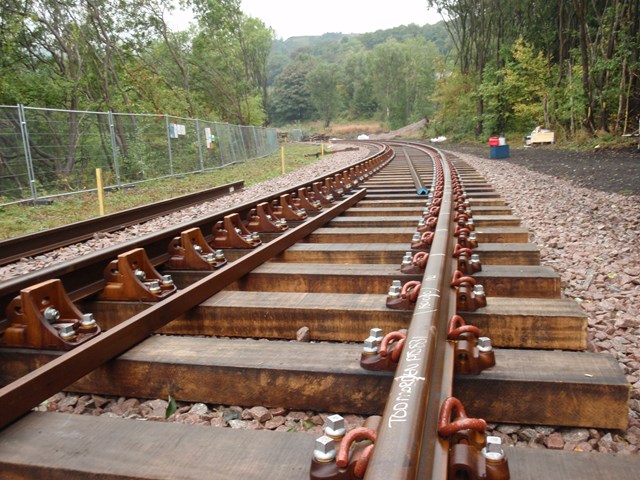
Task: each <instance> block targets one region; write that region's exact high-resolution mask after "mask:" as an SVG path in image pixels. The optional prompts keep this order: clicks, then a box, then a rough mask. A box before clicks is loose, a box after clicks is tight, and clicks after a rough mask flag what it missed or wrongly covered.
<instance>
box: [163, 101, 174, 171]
mask: <svg viewBox="0 0 640 480" xmlns="http://www.w3.org/2000/svg"><path fill="white" fill-rule="evenodd" d="M164 118H165V123H166V125H167V148H168V149H169V175H171V176H173V155H172V154H171V129H170V126H169V114H168V113H165V114H164Z"/></svg>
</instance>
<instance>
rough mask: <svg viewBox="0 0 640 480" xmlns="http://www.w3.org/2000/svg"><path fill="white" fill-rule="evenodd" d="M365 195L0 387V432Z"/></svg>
mask: <svg viewBox="0 0 640 480" xmlns="http://www.w3.org/2000/svg"><path fill="white" fill-rule="evenodd" d="M365 194H366V189H364V188H361V189H359V190H357V191H356V192H355V193H353V194H352V195H350V196H348V197H346V198H345V199H344V200H342V201H341V202H339V203H336V205H335V206H333V207H331V208H329V209H327V210H325V211H323V212H320V213H319V214H318V215H317V216H315V217H311V218H309V219H307V220H306V221H305V222H303V223H302V224H300V225H299V226H297V227H295V228H291V229H290V230H288V231H287V232H285V233H283V234H281V236H279V237H278V238H276V239H274V240H273V241H271V242H268V243H264V244H262V245H261V246H260V247H258V248H256V249H255V250H252V251H251V252H250V253H248V254H247V255H245V256H243V257H242V258H240V259H239V260H236V261H234V262H231V263H229V264H227V265H225V266H224V267H222V268H221V269H220V270H217V271H215V272H213V273H212V274H211V275H208V276H206V277H205V278H203V279H202V280H200V281H198V282H196V283H194V284H193V285H190V286H189V287H187V288H185V289H183V290H179V291H178V292H176V293H175V294H174V295H172V296H170V297H167V298H166V299H165V300H163V301H161V302H158V303H156V304H154V305H153V306H151V307H149V308H148V309H146V310H144V311H143V312H141V313H139V314H137V315H135V316H133V317H131V318H130V319H128V320H126V321H125V322H123V323H121V324H119V325H118V326H116V327H114V328H112V329H109V330H108V331H107V332H103V333H102V334H100V335H98V336H96V337H95V338H93V339H91V340H89V341H87V342H86V343H84V344H82V345H80V346H78V347H77V348H75V349H73V350H71V351H69V352H66V353H65V354H63V355H61V356H60V357H58V358H56V359H54V360H52V361H51V362H49V363H47V364H45V365H43V366H42V367H40V368H38V369H36V370H34V371H33V372H31V373H29V374H27V375H25V376H24V377H22V378H20V379H19V380H16V381H15V382H13V383H11V384H9V385H7V386H5V387H3V388H1V389H0V405H2V408H1V409H0V428H3V427H5V426H6V425H8V424H10V423H12V422H13V421H14V420H16V419H17V418H19V417H20V416H22V415H24V414H25V413H27V412H29V411H30V410H31V409H32V408H34V407H36V406H37V405H39V404H40V403H41V402H43V401H44V400H46V399H47V398H49V397H51V395H54V394H55V393H57V392H59V391H61V390H63V389H64V388H65V387H67V386H68V385H70V384H71V383H73V382H75V381H77V380H79V379H80V378H82V377H83V376H84V375H86V374H88V373H90V372H91V371H92V370H95V369H96V368H97V367H99V366H100V365H102V364H103V363H105V362H107V361H109V360H111V359H112V358H114V357H116V356H117V355H119V354H121V353H123V352H125V351H126V350H128V349H129V348H131V347H133V346H134V345H136V344H137V343H139V342H141V341H142V340H144V339H145V338H146V337H148V336H149V335H151V334H152V333H153V332H155V331H156V330H157V329H159V328H161V327H163V326H164V325H166V324H167V323H169V322H170V321H171V320H173V319H175V318H177V317H178V316H180V315H181V314H183V313H185V312H186V311H188V310H189V309H191V308H193V307H195V306H196V305H198V304H200V303H202V302H203V301H205V300H206V299H207V298H209V297H211V296H212V295H214V294H215V293H217V292H219V291H220V290H222V289H223V288H225V287H226V286H227V285H229V284H230V283H232V282H234V281H236V280H238V279H240V277H242V276H243V275H245V274H247V273H249V272H250V271H251V270H253V269H255V268H256V267H258V266H259V265H261V264H263V263H264V262H265V261H267V260H268V259H270V258H272V257H274V256H275V255H277V254H279V253H280V252H282V251H284V250H286V249H287V248H289V247H290V246H291V245H293V244H294V243H296V242H298V241H300V240H302V239H303V238H304V237H306V236H307V235H309V234H310V233H311V232H313V231H314V230H316V229H317V228H319V227H321V226H322V225H324V224H325V223H327V222H328V221H330V220H331V219H333V218H335V217H336V216H338V215H340V214H341V213H342V212H344V211H345V210H346V209H348V208H350V207H352V206H353V205H355V204H356V203H357V202H359V201H360V200H362V198H364V196H365Z"/></svg>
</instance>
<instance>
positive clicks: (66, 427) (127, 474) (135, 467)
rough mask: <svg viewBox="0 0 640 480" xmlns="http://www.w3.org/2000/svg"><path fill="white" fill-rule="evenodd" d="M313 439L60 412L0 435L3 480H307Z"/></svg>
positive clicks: (32, 417) (21, 422)
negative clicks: (98, 479) (231, 479)
mask: <svg viewBox="0 0 640 480" xmlns="http://www.w3.org/2000/svg"><path fill="white" fill-rule="evenodd" d="M314 442H315V436H313V435H309V434H307V433H286V432H272V431H269V430H258V431H249V430H233V429H230V428H214V427H203V426H201V425H184V424H179V423H164V422H141V421H136V420H125V419H119V418H107V417H87V416H83V415H70V414H63V413H31V414H29V415H28V416H26V417H25V418H23V419H21V420H19V421H18V422H16V423H15V424H13V425H11V426H10V427H8V428H6V429H5V430H3V431H2V432H0V469H1V471H2V477H3V478H11V479H34V478H40V479H44V478H46V479H47V480H76V479H82V480H85V479H87V478H100V479H101V480H122V479H124V478H128V479H162V480H175V479H178V478H179V479H181V480H202V479H204V478H206V479H209V480H228V479H230V478H242V479H245V480H252V479H253V480H282V479H284V478H286V479H300V480H307V479H308V478H309V468H310V464H311V460H310V459H311V456H312V453H313V448H314Z"/></svg>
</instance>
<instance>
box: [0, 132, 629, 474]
mask: <svg viewBox="0 0 640 480" xmlns="http://www.w3.org/2000/svg"><path fill="white" fill-rule="evenodd" d="M379 148H380V151H379V152H378V153H376V154H375V155H372V156H371V157H369V158H367V159H366V160H364V161H362V162H360V163H358V164H355V165H354V166H353V167H351V168H349V169H346V170H342V171H340V172H336V173H335V174H333V175H330V176H327V177H323V178H319V179H317V180H316V181H314V182H310V183H308V184H305V185H299V186H297V187H295V188H291V189H288V190H287V191H285V192H281V193H280V194H278V195H274V196H271V197H268V198H263V199H259V200H257V201H255V202H252V203H251V204H245V205H242V206H239V207H238V208H237V209H235V211H234V212H232V211H226V212H221V213H218V214H216V215H213V216H212V218H210V219H206V220H203V221H200V222H198V224H193V225H191V224H190V225H181V226H180V227H177V228H176V229H168V230H165V231H163V232H159V233H158V235H157V236H155V237H154V238H148V239H145V240H144V241H142V242H132V243H130V244H127V245H121V246H118V247H114V248H112V249H109V250H107V251H104V252H99V253H96V254H94V255H91V256H87V257H85V258H82V259H79V260H76V261H73V262H71V264H67V265H61V266H59V267H50V268H49V269H45V270H43V271H42V272H39V273H36V274H31V275H27V276H25V277H24V278H18V279H14V280H11V281H9V282H4V283H2V284H0V299H1V301H2V307H3V311H4V310H5V309H6V310H7V312H9V313H8V314H10V315H9V317H10V318H9V319H7V320H6V321H5V322H4V334H3V335H2V336H1V337H0V341H2V342H4V343H5V344H6V343H8V342H9V340H10V341H13V342H14V344H15V345H14V348H11V347H10V346H5V347H4V348H1V349H0V384H3V385H5V386H4V387H2V389H0V405H1V406H2V408H0V425H1V426H2V427H3V430H1V431H0V465H1V466H2V471H3V472H7V473H6V474H7V475H9V476H10V478H33V477H34V476H35V477H37V476H39V475H43V474H44V473H45V472H46V474H47V476H48V478H63V477H64V478H86V477H88V476H90V475H97V476H100V477H101V478H132V477H134V478H194V479H199V478H256V479H271V478H272V479H283V478H309V477H310V475H311V476H312V478H356V477H358V476H361V474H364V476H365V478H369V479H382V478H384V479H387V478H391V479H405V478H434V479H435V478H447V470H448V469H452V470H454V471H458V472H459V473H460V474H463V475H464V474H467V475H468V478H474V477H473V476H472V475H471V474H469V472H470V471H478V472H480V471H484V472H485V473H487V478H494V479H498V478H506V477H505V476H504V470H503V467H504V463H503V460H501V452H506V457H507V458H508V463H509V469H510V471H511V478H629V479H630V478H636V476H637V471H638V468H639V467H640V460H639V459H638V457H637V456H634V457H626V458H620V457H612V456H608V455H605V454H584V453H583V454H575V453H569V452H552V451H546V450H544V451H542V450H536V449H520V448H518V449H515V448H505V447H501V446H499V445H498V444H497V441H496V439H495V438H488V439H487V438H485V436H484V434H483V433H482V432H480V431H478V432H476V433H473V432H475V431H476V430H482V427H483V424H482V421H481V420H478V419H481V418H482V419H485V420H487V421H490V422H507V423H518V424H541V425H563V426H576V427H588V428H590V427H594V428H609V429H621V428H624V427H625V426H626V422H627V402H628V395H629V388H628V384H627V382H626V379H625V377H624V375H623V374H622V372H621V371H620V369H619V367H618V365H617V363H616V362H615V359H613V358H610V357H608V356H605V355H599V354H595V353H591V352H585V351H583V350H585V348H586V342H587V337H586V328H587V325H586V323H587V322H586V316H585V315H584V313H583V312H582V311H581V310H580V309H579V308H578V307H577V305H576V304H575V302H573V301H571V300H567V299H563V298H562V297H561V290H560V280H559V277H558V275H557V274H556V273H555V272H554V271H553V270H551V269H549V268H545V267H541V266H540V265H539V252H538V249H537V247H536V246H535V245H533V244H530V243H528V232H527V231H526V229H523V228H522V227H520V225H519V220H518V219H517V218H516V217H514V216H513V215H512V214H511V212H510V209H509V207H508V206H506V205H505V203H504V201H503V200H502V199H501V198H500V196H499V194H498V193H496V192H495V191H493V189H492V188H491V186H489V185H487V184H486V182H485V181H484V179H482V178H481V177H480V176H479V175H477V174H476V173H475V172H474V171H473V170H472V169H470V168H469V167H467V166H466V165H464V164H462V163H461V162H458V161H457V160H455V159H454V160H451V159H446V158H444V157H443V156H442V155H441V154H440V152H438V151H437V150H434V149H431V148H427V147H425V146H420V145H415V144H404V143H396V142H394V143H388V144H384V145H380V147H379ZM418 193H422V194H423V195H418ZM427 193H428V196H427ZM294 196H296V197H297V199H294V198H293V197H294ZM331 197H333V199H332V198H331ZM319 203H320V206H321V207H322V208H318V206H319V205H318V204H319ZM265 205H271V207H268V206H265ZM302 207H304V209H305V210H306V212H304V213H303V212H302V211H301V208H302ZM265 209H267V210H266V211H267V213H268V215H269V217H266V214H267V213H264V212H263V213H260V212H261V211H263V210H265ZM234 213H237V214H238V215H237V216H236V215H233V214H234ZM287 216H288V217H289V223H288V228H287V229H286V230H283V228H284V227H283V226H280V227H278V226H277V225H276V223H275V220H276V219H277V218H276V217H287ZM225 218H226V220H224V219H225ZM267 220H268V221H267ZM221 221H226V222H227V223H226V224H224V225H223V224H220V223H218V222H221ZM251 221H253V223H251ZM247 227H248V228H253V229H256V230H260V229H262V230H261V231H262V232H263V233H261V234H260V242H261V244H259V245H257V244H258V239H257V238H256V237H255V236H252V234H251V233H248V232H246V231H244V228H247ZM195 229H199V230H200V231H201V232H202V233H203V235H202V238H201V237H200V236H199V235H198V234H197V233H195ZM236 229H239V230H240V232H239V233H238V234H236ZM264 230H271V231H270V232H266V233H264ZM185 232H187V233H185ZM176 238H180V241H178V240H176ZM203 241H204V242H205V243H202V242H203ZM176 242H177V243H176ZM243 242H244V243H243ZM210 243H213V248H212V251H211V252H209V255H207V249H208V248H209V244H210ZM196 245H197V246H198V248H195V247H194V246H196ZM256 245H257V246H256ZM178 247H180V248H182V250H180V248H178ZM223 247H230V248H223ZM240 247H248V248H240ZM218 248H221V249H223V251H224V253H225V260H226V261H227V263H224V262H225V260H222V258H221V257H220V256H219V255H216V251H217V250H218ZM141 249H144V251H145V252H146V257H148V258H149V262H148V263H147V262H146V260H145V257H144V256H142V253H141V252H142V250H141ZM180 254H181V255H180ZM211 254H213V256H211ZM427 254H428V255H427ZM476 255H477V256H478V257H479V258H478V257H476ZM187 257H189V258H187ZM207 258H208V260H206V261H207V262H208V263H209V264H210V265H211V268H210V269H205V270H197V269H194V266H196V265H201V266H202V265H203V263H202V261H203V259H207ZM116 259H118V260H116ZM110 262H117V263H110ZM186 264H189V265H190V267H191V269H187V268H185V265H186ZM202 268H205V267H204V266H202ZM154 269H157V271H159V274H160V275H163V274H171V276H172V281H173V282H174V283H175V285H176V286H177V288H175V287H174V286H171V285H170V283H169V282H168V281H167V279H166V278H163V277H162V276H160V275H158V273H157V272H156V270H154ZM140 270H143V271H144V272H145V278H144V279H143V276H142V275H141V274H140ZM54 278H57V279H60V283H57V282H53V283H46V282H49V281H51V280H52V279H54ZM156 280H157V283H158V284H157V285H156V284H155V281H156ZM394 281H395V282H397V281H399V285H398V284H396V283H394ZM42 282H45V286H40V287H37V288H36V287H32V286H33V285H35V284H41V283H42ZM54 285H55V286H54ZM60 285H62V286H64V289H65V290H66V292H67V293H68V294H69V296H70V298H71V299H72V300H73V301H74V302H75V305H76V306H77V308H78V309H79V311H78V312H74V311H73V310H69V309H66V308H65V307H64V305H63V304H64V296H62V295H59V294H58V293H57V292H58V290H55V289H56V288H59V287H60ZM479 285H482V287H483V288H480V287H479ZM390 287H391V288H390ZM174 290H175V291H174ZM17 296H19V297H20V300H14V298H16V297H17ZM61 299H62V300H61ZM56 302H58V303H56ZM485 302H486V305H485ZM52 307H55V310H58V311H59V312H62V314H61V317H62V320H60V319H55V318H54V317H55V315H54V314H53V313H52V311H51V310H49V311H48V312H47V308H52ZM29 309H31V310H32V311H31V312H29ZM80 312H92V313H93V315H94V317H95V319H96V320H97V323H98V325H99V327H100V328H101V329H102V330H103V331H102V333H100V334H99V335H95V336H94V337H93V338H90V339H89V340H87V341H86V342H84V343H81V344H80V345H78V346H76V347H75V348H73V349H72V350H70V351H68V352H66V353H63V352H62V351H61V350H60V351H56V350H55V349H52V348H51V347H54V346H55V344H56V343H57V344H58V345H61V344H62V343H63V342H61V341H60V338H59V337H60V335H58V334H59V333H63V334H65V335H66V334H69V336H68V340H67V342H72V343H73V342H76V341H77V340H78V339H80V338H81V334H82V335H85V336H86V337H90V336H91V335H92V334H93V333H95V329H96V327H95V326H94V325H93V323H92V321H91V320H90V319H88V318H83V317H82V316H81V314H80ZM73 315H77V318H76V317H73ZM456 315H458V317H457V316H456ZM44 317H46V318H48V320H45V322H47V323H45V327H44V330H47V325H54V327H55V326H56V324H59V323H61V322H62V321H63V320H64V319H65V318H66V323H70V322H69V319H70V317H71V319H73V318H76V320H75V321H76V327H77V328H76V329H75V330H74V331H71V329H70V327H65V326H62V325H57V329H53V328H51V329H49V330H47V331H48V332H49V334H51V332H53V336H54V337H55V338H53V337H51V336H46V335H42V336H39V335H29V331H28V329H29V328H32V327H33V328H36V327H34V325H35V324H36V321H37V322H40V324H42V322H43V318H44ZM17 320H20V321H22V322H23V323H20V322H19V321H17ZM30 322H31V323H30ZM62 323H64V322H62ZM465 324H469V325H465ZM21 325H28V327H26V329H25V328H22V327H21ZM471 325H473V326H475V327H477V328H479V330H480V332H482V335H486V336H488V337H490V338H491V341H492V345H493V346H492V347H491V346H490V345H489V343H488V341H487V340H486V339H485V338H484V337H482V335H481V338H480V339H478V338H476V337H477V336H478V335H477V333H478V331H477V329H476V328H474V327H472V326H471ZM302 326H306V327H308V328H309V332H310V336H311V340H312V343H298V342H291V341H289V340H291V339H293V338H295V333H296V331H297V330H298V329H299V328H300V327H302ZM82 328H84V330H82ZM372 328H380V329H382V333H383V334H384V335H386V334H388V336H385V337H384V339H382V336H381V335H380V332H378V331H377V330H373V331H372V330H371V329H372ZM40 333H41V332H40ZM74 334H75V335H76V336H74ZM56 335H58V337H56ZM63 336H64V335H63ZM447 337H450V339H449V340H447ZM365 339H366V340H365ZM27 340H29V341H30V342H31V344H30V345H28V346H30V347H33V348H24V346H25V345H21V344H19V343H20V341H24V342H27ZM266 340H268V341H266ZM363 341H364V350H363V343H362V342H363ZM38 342H40V343H39V344H38ZM43 342H44V343H43ZM36 344H38V345H36ZM38 346H39V347H46V348H35V347H38ZM493 347H495V350H493ZM386 348H388V353H387V354H386V355H383V352H384V351H385V349H386ZM381 351H382V352H381ZM492 355H493V356H494V358H495V366H490V365H491V363H492V362H491V358H492ZM482 367H488V368H484V369H482ZM469 370H472V371H474V372H473V374H469V372H468V371H469ZM478 370H481V371H480V372H478ZM64 389H67V390H70V391H74V392H90V393H96V394H103V395H116V396H137V397H145V398H167V396H168V395H172V396H173V397H174V398H176V399H178V400H181V401H189V402H203V403H208V404H227V405H247V406H253V405H265V406H272V407H285V408H291V409H297V410H303V411H305V410H313V411H321V412H344V413H356V414H360V415H374V416H380V418H378V417H372V418H371V419H370V421H369V422H368V423H366V425H367V426H368V427H367V428H368V429H367V428H365V429H363V430H354V431H352V433H349V434H348V436H349V438H347V439H343V440H338V439H337V438H338V437H339V435H338V433H339V432H337V431H336V430H339V427H340V421H339V419H334V420H335V422H336V423H330V422H328V423H330V424H329V425H328V427H330V430H329V431H328V432H327V433H328V434H331V435H333V436H334V437H336V438H333V439H331V438H330V437H323V438H322V440H320V441H316V439H315V438H314V437H312V436H310V435H308V434H304V433H278V432H267V431H235V430H233V431H232V430H230V429H217V428H198V427H192V426H187V425H177V424H169V423H162V422H160V423H159V422H136V421H131V420H119V419H112V418H103V417H87V416H80V415H63V414H44V413H36V412H31V413H29V411H30V410H31V409H32V408H33V407H35V406H36V405H38V404H39V403H40V402H41V401H43V400H45V399H46V398H48V397H49V396H51V395H53V394H54V393H56V392H58V391H60V390H64ZM452 397H454V398H457V399H459V401H460V402H461V405H463V406H464V408H465V410H466V413H465V412H464V411H462V410H461V409H460V407H459V405H458V404H457V403H456V401H455V400H451V399H450V398H452ZM447 407H448V408H450V411H449V410H447ZM443 409H444V410H443ZM466 415H468V416H469V417H471V419H466V418H465V417H466ZM331 428H333V430H331ZM469 429H471V430H469ZM351 436H355V438H354V444H357V445H356V447H355V450H354V452H352V453H351V455H350V456H347V459H346V460H345V459H344V458H343V455H344V453H345V452H340V451H338V452H337V453H338V459H337V460H335V461H334V460H333V459H332V452H333V451H334V450H333V447H334V446H335V444H336V443H340V444H341V445H342V444H344V445H346V444H347V443H348V442H350V440H351V438H350V437H351ZM373 438H375V440H374V442H373V443H374V447H373V448H371V447H368V445H369V442H368V440H371V439H373ZM58 439H59V441H58ZM363 439H365V441H359V440H363ZM485 442H486V447H485V453H484V454H483V453H482V452H481V451H480V449H481V448H482V447H483V445H485ZM336 450H338V449H337V448H336ZM487 450H488V451H489V453H488V454H487V453H486V452H487ZM314 456H315V458H316V459H319V460H313V461H312V458H314ZM343 461H344V462H346V465H347V466H346V467H345V468H344V469H341V468H340V466H341V465H342V462H343ZM483 469H484V470H483ZM343 470H344V471H343ZM364 472H366V473H364ZM461 472H466V473H461ZM450 478H454V477H450Z"/></svg>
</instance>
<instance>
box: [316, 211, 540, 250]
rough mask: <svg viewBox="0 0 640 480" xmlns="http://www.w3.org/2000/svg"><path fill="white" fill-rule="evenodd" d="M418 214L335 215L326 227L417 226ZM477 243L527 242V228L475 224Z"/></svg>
mask: <svg viewBox="0 0 640 480" xmlns="http://www.w3.org/2000/svg"><path fill="white" fill-rule="evenodd" d="M419 219H420V216H419V215H418V216H410V215H403V216H397V217H396V216H382V217H337V218H335V219H333V220H332V221H331V222H330V223H329V224H328V225H327V227H328V228H378V227H413V228H414V231H415V229H416V228H417V226H418V220H419ZM475 232H476V235H477V236H478V242H479V243H527V242H528V241H529V230H527V229H526V228H523V227H517V226H516V227H494V226H484V225H483V226H476V229H475Z"/></svg>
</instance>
